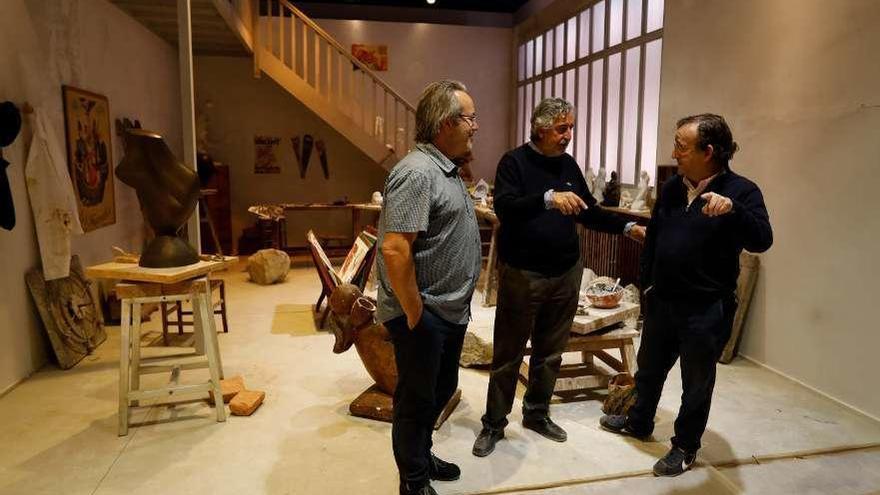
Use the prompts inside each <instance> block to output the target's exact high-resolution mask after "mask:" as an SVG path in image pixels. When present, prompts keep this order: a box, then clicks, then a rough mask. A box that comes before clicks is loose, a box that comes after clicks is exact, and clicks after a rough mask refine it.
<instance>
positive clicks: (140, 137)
mask: <svg viewBox="0 0 880 495" xmlns="http://www.w3.org/2000/svg"><path fill="white" fill-rule="evenodd" d="M124 143H125V156H124V157H123V158H122V162H120V164H119V166H118V167H117V168H116V174H117V176H118V177H119V180H121V181H122V182H123V183H125V184H127V185H129V186H131V187H133V188H134V189H135V191H137V197H138V201H139V202H140V204H141V210H142V211H143V212H144V216H145V217H146V219H147V222H149V224H150V226H151V227H152V228H153V230H154V231H155V232H156V237H155V238H154V239H153V240H152V241H150V242H149V243H148V244H147V246H146V248H145V249H144V252H143V254H142V255H141V258H140V262H139V265H140V266H143V267H148V268H168V267H173V266H184V265H190V264H193V263H196V262H198V261H199V256H198V253H197V252H196V250H195V249H194V248H193V247H192V246H191V245H190V244H189V243H187V242H186V240H184V239H182V238H181V237H179V236H178V235H177V234H178V231H179V230H180V228H181V227H182V226H183V225H184V224H185V223H186V221H187V219H189V217H190V215H192V213H193V210H195V207H196V202H197V201H198V199H199V178H198V175H197V174H196V171H195V170H193V169H191V168H189V167H187V166H185V165H184V164H182V163H180V162H179V161H177V159H176V158H175V157H174V154H173V153H172V152H171V150H170V149H169V148H168V145H167V144H166V143H165V140H164V139H162V136H160V135H159V134H156V133H154V132H151V131H146V130H142V129H129V130H128V131H127V132H126V133H125V134H124Z"/></svg>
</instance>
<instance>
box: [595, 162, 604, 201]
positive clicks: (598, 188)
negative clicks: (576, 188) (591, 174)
mask: <svg viewBox="0 0 880 495" xmlns="http://www.w3.org/2000/svg"><path fill="white" fill-rule="evenodd" d="M593 197H594V198H596V201H597V202H599V203H601V202H602V201H603V200H604V199H605V167H599V174H598V175H596V182H595V183H594V186H593Z"/></svg>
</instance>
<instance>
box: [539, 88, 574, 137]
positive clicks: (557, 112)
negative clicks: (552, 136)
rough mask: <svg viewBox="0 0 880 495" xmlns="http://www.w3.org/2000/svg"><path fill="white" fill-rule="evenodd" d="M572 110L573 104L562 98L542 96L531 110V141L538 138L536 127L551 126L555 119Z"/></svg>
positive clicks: (544, 127)
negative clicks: (539, 101)
mask: <svg viewBox="0 0 880 495" xmlns="http://www.w3.org/2000/svg"><path fill="white" fill-rule="evenodd" d="M572 112H574V105H572V104H571V103H569V102H568V101H567V100H563V99H562V98H544V99H543V100H541V103H538V106H537V107H535V110H534V111H533V112H532V120H531V123H532V134H531V136H530V137H529V139H531V140H532V141H537V140H538V129H549V128H551V127H553V123H554V122H556V119H558V118H559V117H562V116H563V115H567V114H570V113H572Z"/></svg>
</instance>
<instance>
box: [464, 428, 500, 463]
mask: <svg viewBox="0 0 880 495" xmlns="http://www.w3.org/2000/svg"><path fill="white" fill-rule="evenodd" d="M502 438H504V430H494V429H492V428H485V427H484V428H483V429H482V430H481V431H480V434H479V435H478V436H477V440H476V441H475V442H474V448H473V450H471V453H473V454H474V455H475V456H477V457H486V456H487V455H489V454H491V453H492V451H493V450H495V444H496V443H498V440H501V439H502Z"/></svg>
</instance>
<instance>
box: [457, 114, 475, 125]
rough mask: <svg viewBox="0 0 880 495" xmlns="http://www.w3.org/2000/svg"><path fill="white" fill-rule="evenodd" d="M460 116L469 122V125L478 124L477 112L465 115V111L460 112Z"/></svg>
mask: <svg viewBox="0 0 880 495" xmlns="http://www.w3.org/2000/svg"><path fill="white" fill-rule="evenodd" d="M458 116H459V118H461V119H462V120H464V121H465V122H467V125H468V127H473V126H475V125H477V114H475V113H472V114H470V115H465V114H463V113H460V114H458Z"/></svg>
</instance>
